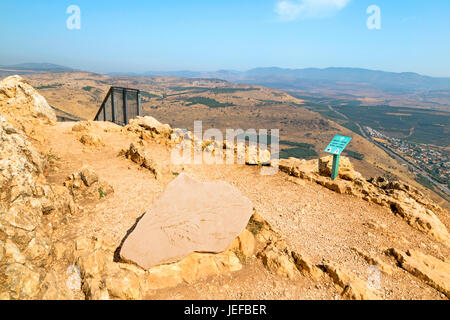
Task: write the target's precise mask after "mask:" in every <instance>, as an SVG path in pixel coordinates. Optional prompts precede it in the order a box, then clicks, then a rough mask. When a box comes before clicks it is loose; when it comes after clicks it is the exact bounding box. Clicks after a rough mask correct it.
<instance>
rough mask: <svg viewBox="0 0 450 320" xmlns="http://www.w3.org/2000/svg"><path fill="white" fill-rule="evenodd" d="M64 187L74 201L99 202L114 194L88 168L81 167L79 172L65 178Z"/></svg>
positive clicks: (107, 184)
mask: <svg viewBox="0 0 450 320" xmlns="http://www.w3.org/2000/svg"><path fill="white" fill-rule="evenodd" d="M64 186H65V187H66V188H67V189H68V190H69V192H70V194H71V195H72V196H73V198H74V200H75V201H82V200H84V199H92V200H101V199H103V198H105V197H107V196H108V195H111V194H113V193H114V188H113V187H112V186H111V185H110V184H109V183H107V182H106V181H104V180H102V179H100V178H99V177H98V175H97V174H96V173H95V172H94V170H92V169H91V168H89V167H83V168H82V169H81V170H80V172H75V173H72V174H71V175H70V176H68V177H67V178H66V181H65V182H64Z"/></svg>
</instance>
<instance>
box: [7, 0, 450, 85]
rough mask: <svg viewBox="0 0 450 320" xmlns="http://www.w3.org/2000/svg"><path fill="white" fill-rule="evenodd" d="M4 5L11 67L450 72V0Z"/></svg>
mask: <svg viewBox="0 0 450 320" xmlns="http://www.w3.org/2000/svg"><path fill="white" fill-rule="evenodd" d="M72 4H75V5H77V6H78V7H79V8H80V9H81V28H80V29H79V30H69V29H68V28H67V26H66V21H67V19H68V18H69V17H70V16H71V15H70V14H67V13H66V10H67V8H68V7H69V6H70V5H72ZM372 4H376V5H377V6H378V7H379V8H380V10H381V29H380V30H369V29H368V28H367V26H366V21H367V19H368V18H369V16H370V14H367V12H366V10H367V8H368V7H369V6H370V5H372ZM3 6H4V8H3V9H4V10H2V11H1V12H0V30H6V31H7V32H4V34H3V35H2V40H3V43H2V49H3V50H1V52H0V64H1V65H12V64H19V63H25V62H40V61H42V62H51V63H55V64H59V65H65V66H70V67H73V68H75V69H82V70H89V71H93V72H100V73H109V72H135V73H142V72H147V71H178V70H193V71H199V72H208V71H209V72H210V71H215V70H239V71H244V70H249V69H253V68H259V67H271V66H277V67H281V68H289V69H297V68H310V67H311V68H327V67H350V68H365V69H371V70H382V71H389V72H416V73H419V74H423V75H428V76H433V77H449V76H450V64H449V63H448V56H450V42H449V41H446V40H445V39H448V35H449V34H450V21H449V19H448V12H449V11H450V3H449V2H448V1H434V2H433V6H432V7H431V6H426V3H425V2H424V1H408V2H407V3H406V4H405V3H404V2H400V1H395V2H394V3H392V1H391V2H389V1H387V0H380V1H376V3H373V2H372V1H366V0H362V1H355V0H323V1H312V0H283V1H280V0H267V1H256V0H250V1H245V2H242V1H237V0H231V1H227V2H226V3H211V2H206V1H192V2H189V3H185V2H183V1H179V0H169V1H165V2H154V1H140V0H139V1H130V2H127V3H126V4H124V3H123V2H118V1H95V2H88V1H85V0H79V1H76V2H75V3H70V2H68V1H62V2H60V3H57V4H55V3H54V2H53V1H48V0H42V1H36V2H32V3H28V4H27V5H26V6H21V7H19V6H17V5H16V4H15V3H5V4H3ZM36 26H39V27H36Z"/></svg>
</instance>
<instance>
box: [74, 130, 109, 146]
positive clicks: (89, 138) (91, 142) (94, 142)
mask: <svg viewBox="0 0 450 320" xmlns="http://www.w3.org/2000/svg"><path fill="white" fill-rule="evenodd" d="M80 142H81V143H82V144H84V145H86V146H92V147H99V146H103V145H104V144H103V142H102V138H100V137H99V136H98V135H96V134H92V133H85V134H83V135H82V136H81V138H80Z"/></svg>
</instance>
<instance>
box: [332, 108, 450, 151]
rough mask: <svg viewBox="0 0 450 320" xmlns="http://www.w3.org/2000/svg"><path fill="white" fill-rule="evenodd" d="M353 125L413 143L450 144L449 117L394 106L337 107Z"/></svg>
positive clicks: (438, 113)
mask: <svg viewBox="0 0 450 320" xmlns="http://www.w3.org/2000/svg"><path fill="white" fill-rule="evenodd" d="M334 108H335V109H336V110H338V111H339V112H341V113H343V114H345V115H346V116H347V117H348V118H349V119H350V120H351V121H353V122H357V123H359V124H360V125H361V126H368V127H371V128H373V129H375V130H378V131H381V132H383V133H385V134H386V135H388V136H390V137H395V138H401V139H406V140H408V141H410V142H413V143H425V144H435V145H441V146H448V145H449V144H450V113H448V112H438V111H433V110H427V109H413V108H400V107H391V106H374V107H367V106H334Z"/></svg>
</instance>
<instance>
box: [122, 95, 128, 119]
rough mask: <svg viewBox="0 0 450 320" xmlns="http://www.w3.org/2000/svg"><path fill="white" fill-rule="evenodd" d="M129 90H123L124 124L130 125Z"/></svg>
mask: <svg viewBox="0 0 450 320" xmlns="http://www.w3.org/2000/svg"><path fill="white" fill-rule="evenodd" d="M127 111H128V106H127V89H123V122H124V123H123V124H124V125H127V124H128V112H127Z"/></svg>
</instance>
